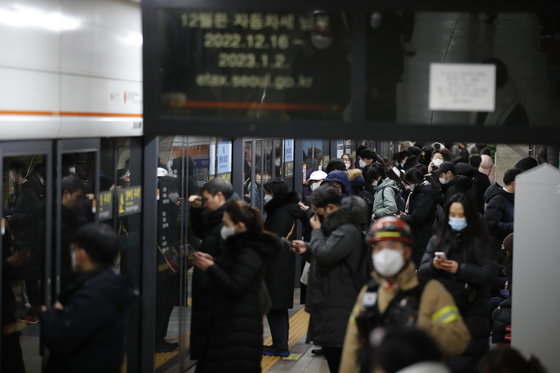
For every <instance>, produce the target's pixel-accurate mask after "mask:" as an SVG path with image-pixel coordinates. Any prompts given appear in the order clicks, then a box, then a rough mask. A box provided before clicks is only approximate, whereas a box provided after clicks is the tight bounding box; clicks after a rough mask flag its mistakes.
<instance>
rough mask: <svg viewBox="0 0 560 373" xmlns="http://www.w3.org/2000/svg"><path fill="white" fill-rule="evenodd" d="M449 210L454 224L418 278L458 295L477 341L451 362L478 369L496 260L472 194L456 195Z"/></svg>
mask: <svg viewBox="0 0 560 373" xmlns="http://www.w3.org/2000/svg"><path fill="white" fill-rule="evenodd" d="M444 211H445V214H446V218H447V222H448V223H447V224H442V226H441V227H440V230H439V232H438V233H436V234H435V235H434V236H432V238H431V239H430V241H429V242H428V246H427V247H426V252H425V254H424V256H423V258H422V261H421V263H420V267H419V269H418V276H419V277H420V278H422V279H436V280H439V281H440V282H441V283H443V285H444V286H445V287H446V288H447V290H448V291H449V292H450V293H451V294H452V295H453V298H454V299H455V303H456V304H457V306H458V307H459V311H461V315H462V316H463V318H464V320H465V324H466V325H467V327H468V328H469V331H470V333H471V335H472V337H473V339H472V341H471V343H470V344H469V346H468V348H467V349H466V351H465V352H464V353H463V354H461V355H460V356H455V357H452V358H450V359H449V364H450V367H451V369H452V371H453V372H473V371H475V370H476V369H475V367H476V364H477V362H478V360H479V359H480V357H481V356H483V355H484V354H485V353H486V351H488V349H489V339H488V337H489V335H490V320H489V319H490V315H489V312H488V310H489V309H490V304H489V299H490V285H491V284H492V283H493V281H494V279H495V277H496V262H495V259H494V255H493V251H492V248H491V247H490V245H489V240H488V237H487V234H486V230H485V228H484V224H483V223H482V221H481V219H480V217H479V214H478V210H477V208H476V206H475V205H474V203H473V201H472V200H471V199H470V198H469V197H468V196H467V195H465V194H461V193H459V194H455V195H453V196H452V197H451V198H450V199H449V201H448V202H447V204H446V206H445V208H444Z"/></svg>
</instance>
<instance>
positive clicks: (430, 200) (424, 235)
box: [401, 182, 445, 267]
mask: <svg viewBox="0 0 560 373" xmlns="http://www.w3.org/2000/svg"><path fill="white" fill-rule="evenodd" d="M444 202H445V199H444V197H443V194H442V193H441V191H440V190H439V189H438V188H436V187H434V186H433V185H432V184H430V183H429V182H424V183H423V184H420V185H418V186H417V187H416V188H414V191H413V192H412V193H411V195H410V200H409V204H408V214H407V215H403V216H402V217H401V219H402V220H404V221H405V222H406V223H408V225H410V229H411V230H412V234H413V235H414V252H413V260H414V264H415V265H416V267H418V265H419V264H420V260H421V259H422V255H424V251H425V250H426V245H427V244H428V241H429V240H430V238H431V237H432V233H433V232H432V227H433V225H434V220H435V218H436V205H437V204H440V205H443V204H444Z"/></svg>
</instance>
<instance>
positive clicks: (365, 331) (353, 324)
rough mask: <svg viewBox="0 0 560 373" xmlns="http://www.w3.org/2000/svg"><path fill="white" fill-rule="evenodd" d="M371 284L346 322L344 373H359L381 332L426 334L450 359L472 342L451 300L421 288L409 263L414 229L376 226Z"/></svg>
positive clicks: (388, 221) (396, 223) (389, 221)
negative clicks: (395, 329) (406, 329)
mask: <svg viewBox="0 0 560 373" xmlns="http://www.w3.org/2000/svg"><path fill="white" fill-rule="evenodd" d="M369 237H370V239H369V242H370V243H371V245H372V254H373V255H372V261H373V269H374V272H373V273H372V277H373V278H372V279H371V280H370V282H369V283H368V284H367V285H366V286H364V287H363V288H362V290H361V291H360V294H359V295H358V298H357V301H356V304H355V306H354V309H353V311H352V314H351V316H350V320H349V321H348V326H347V329H346V338H345V340H344V350H343V353H342V363H341V366H340V372H357V371H358V367H359V366H360V365H361V360H362V359H364V358H367V357H366V356H363V355H361V354H362V349H363V348H364V346H363V341H364V340H368V336H369V335H370V333H371V331H372V330H373V329H375V328H376V327H379V326H390V325H395V326H397V325H400V326H412V325H416V326H417V327H419V328H420V329H423V330H425V331H426V332H427V333H428V334H429V335H430V336H431V337H432V338H433V339H434V341H435V342H436V343H437V345H438V346H439V348H440V349H441V351H442V352H443V353H444V354H446V355H454V354H459V353H461V352H463V350H464V349H465V348H466V347H467V345H468V343H469V340H470V336H469V332H468V330H467V327H466V326H465V324H464V322H463V321H462V318H461V315H460V314H459V311H458V309H457V306H456V305H455V303H454V301H453V298H452V296H451V294H449V292H448V291H447V290H445V288H444V287H443V286H442V285H441V284H440V283H439V282H437V281H428V282H426V283H421V282H420V281H419V279H418V277H417V276H416V266H415V265H414V263H413V262H412V261H411V258H412V250H413V240H412V232H411V230H410V227H409V226H408V225H407V224H406V223H405V222H404V221H402V220H400V219H398V218H396V217H385V218H381V219H379V220H378V221H376V222H375V223H374V224H373V225H372V226H371V228H370V231H369Z"/></svg>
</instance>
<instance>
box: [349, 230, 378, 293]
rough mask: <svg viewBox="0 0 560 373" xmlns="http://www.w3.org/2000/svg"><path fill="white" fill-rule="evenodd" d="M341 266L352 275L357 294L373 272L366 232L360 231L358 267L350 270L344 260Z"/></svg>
mask: <svg viewBox="0 0 560 373" xmlns="http://www.w3.org/2000/svg"><path fill="white" fill-rule="evenodd" d="M343 264H344V267H345V268H346V270H347V271H348V273H350V274H352V281H353V283H354V289H356V292H359V291H360V289H361V288H362V287H363V286H364V285H365V284H367V283H368V281H369V280H370V279H371V272H372V271H373V262H372V260H371V248H370V245H369V236H368V235H367V233H366V232H364V231H362V246H361V247H360V261H359V262H358V266H357V267H356V268H355V269H352V268H351V266H350V263H348V260H347V259H346V258H345V259H344V263H343Z"/></svg>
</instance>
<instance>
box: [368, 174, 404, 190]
mask: <svg viewBox="0 0 560 373" xmlns="http://www.w3.org/2000/svg"><path fill="white" fill-rule="evenodd" d="M385 188H393V189H395V192H399V191H400V189H399V187H398V186H397V183H396V181H395V180H393V179H391V178H388V177H386V178H385V179H383V180H381V184H379V185H378V186H376V187H375V188H374V190H375V192H376V193H377V192H378V191H380V190H381V189H385Z"/></svg>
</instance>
